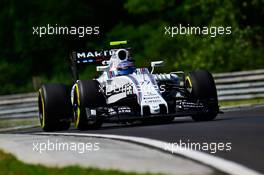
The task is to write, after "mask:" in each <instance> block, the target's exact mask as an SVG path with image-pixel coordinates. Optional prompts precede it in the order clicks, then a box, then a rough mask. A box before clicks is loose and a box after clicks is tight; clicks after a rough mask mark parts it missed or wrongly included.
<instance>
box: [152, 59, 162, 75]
mask: <svg viewBox="0 0 264 175" xmlns="http://www.w3.org/2000/svg"><path fill="white" fill-rule="evenodd" d="M163 62H164V61H152V62H151V68H152V69H151V73H153V72H154V68H155V67H160V66H162V65H163Z"/></svg>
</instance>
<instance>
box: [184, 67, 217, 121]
mask: <svg viewBox="0 0 264 175" xmlns="http://www.w3.org/2000/svg"><path fill="white" fill-rule="evenodd" d="M186 86H187V87H186V88H187V89H188V90H190V98H191V100H194V101H196V102H197V101H199V102H203V103H204V104H205V105H206V106H207V109H208V110H207V111H206V112H205V113H201V114H197V115H193V116H192V119H193V120H194V121H210V120H213V119H215V117H216V116H217V114H218V112H219V106H218V99H217V91H216V86H215V82H214V78H213V76H212V74H211V73H209V72H208V71H205V70H198V71H193V72H191V73H190V74H189V75H188V76H187V77H186Z"/></svg>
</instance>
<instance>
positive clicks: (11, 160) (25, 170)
mask: <svg viewBox="0 0 264 175" xmlns="http://www.w3.org/2000/svg"><path fill="white" fill-rule="evenodd" d="M117 163H118V162H117ZM128 166H129V165H128ZM0 174H3V175H58V174H59V175H73V174H76V175H77V174H78V175H106V174H107V175H137V173H132V172H131V173H125V172H121V171H116V170H101V169H97V168H82V167H79V166H68V167H65V168H49V167H45V166H42V165H30V164H25V163H22V162H20V161H18V160H17V159H16V158H15V157H14V156H13V155H11V154H7V153H5V152H3V151H1V150H0ZM142 175H143V174H142ZM145 175H147V174H145ZM148 175H150V174H148Z"/></svg>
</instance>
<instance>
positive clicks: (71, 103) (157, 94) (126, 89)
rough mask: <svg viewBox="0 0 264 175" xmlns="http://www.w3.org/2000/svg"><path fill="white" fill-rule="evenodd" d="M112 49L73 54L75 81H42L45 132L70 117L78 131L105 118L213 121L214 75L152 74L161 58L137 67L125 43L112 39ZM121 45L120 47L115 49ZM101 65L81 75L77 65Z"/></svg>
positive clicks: (95, 126)
mask: <svg viewBox="0 0 264 175" xmlns="http://www.w3.org/2000/svg"><path fill="white" fill-rule="evenodd" d="M110 44H111V45H112V46H113V47H115V48H114V49H111V50H103V51H101V52H97V51H95V52H73V53H72V54H71V63H72V64H71V68H72V72H73V76H74V79H75V82H74V83H73V85H72V86H71V88H67V87H66V86H65V85H63V84H45V85H43V86H42V87H41V88H40V90H39V97H38V106H39V118H40V123H41V127H42V128H43V130H44V131H54V130H66V129H69V127H70V125H71V122H72V121H74V124H75V127H76V128H78V129H80V130H85V129H98V128H100V127H101V125H102V124H103V123H104V122H115V123H119V122H123V123H124V122H132V121H158V122H169V121H172V120H173V119H174V117H181V116H191V117H192V118H193V120H194V121H209V120H213V119H214V118H215V117H216V116H217V114H218V113H219V106H218V99H217V91H216V87H215V83H214V79H213V77H212V75H211V74H210V73H209V72H208V71H204V70H198V71H193V72H190V73H189V74H185V73H184V72H182V71H177V72H170V73H161V74H155V73H153V72H154V68H155V67H158V66H162V64H163V61H154V62H151V68H152V69H151V71H149V69H147V68H136V67H135V65H134V60H133V59H132V57H131V54H130V49H129V48H128V49H127V48H120V45H121V44H126V41H119V42H111V43H110ZM117 47H119V48H117ZM89 63H93V64H98V63H99V64H100V65H98V66H97V67H96V69H97V71H98V72H101V75H100V76H99V77H98V78H95V79H92V80H80V79H79V67H80V66H81V65H84V64H89Z"/></svg>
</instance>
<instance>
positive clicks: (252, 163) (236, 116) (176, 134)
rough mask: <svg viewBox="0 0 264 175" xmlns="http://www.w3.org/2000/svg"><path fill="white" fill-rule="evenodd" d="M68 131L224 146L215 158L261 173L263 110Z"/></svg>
mask: <svg viewBox="0 0 264 175" xmlns="http://www.w3.org/2000/svg"><path fill="white" fill-rule="evenodd" d="M36 132H41V129H40V128H34V129H28V130H22V131H19V132H18V131H17V132H16V133H36ZM68 132H74V133H96V134H115V135H124V136H137V137H145V138H151V139H156V140H161V141H166V142H172V143H175V142H176V143H179V141H180V140H181V141H182V142H185V143H188V142H189V143H203V142H206V143H215V142H216V143H219V142H223V143H227V142H231V144H232V145H231V146H232V149H231V151H217V152H216V153H215V154H213V155H215V156H218V157H222V158H225V159H227V160H231V161H234V162H237V163H240V164H242V165H244V166H246V167H248V168H251V169H254V170H257V171H259V172H261V173H264V107H263V106H261V107H252V108H247V109H241V110H238V111H229V112H225V113H224V114H219V115H218V117H217V119H216V120H214V121H210V122H193V121H192V120H191V119H190V118H186V117H185V118H176V119H175V120H174V121H173V122H172V123H167V124H150V125H142V124H134V125H121V124H120V125H117V124H113V125H112V124H105V125H104V126H103V127H102V129H100V130H88V131H78V130H76V129H74V128H72V129H70V130H69V131H68Z"/></svg>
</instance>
